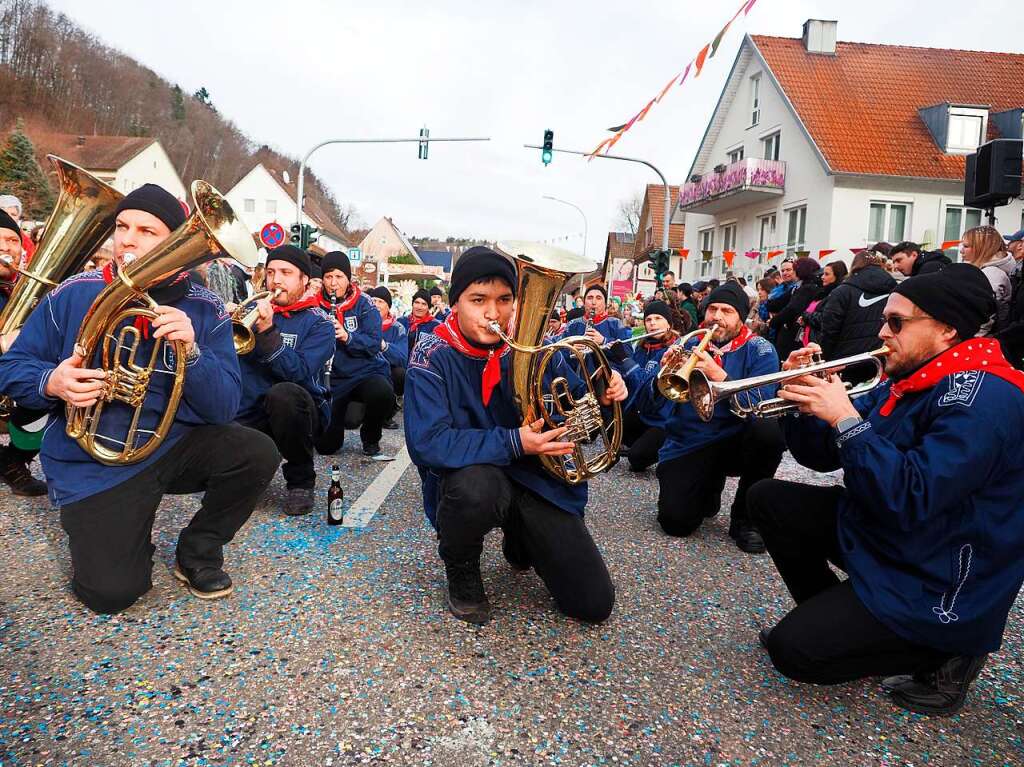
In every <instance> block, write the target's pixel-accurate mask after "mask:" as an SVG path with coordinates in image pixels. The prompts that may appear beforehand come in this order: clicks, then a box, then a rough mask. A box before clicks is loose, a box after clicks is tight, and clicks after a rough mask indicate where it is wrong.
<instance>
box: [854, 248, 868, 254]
mask: <svg viewBox="0 0 1024 767" xmlns="http://www.w3.org/2000/svg"><path fill="white" fill-rule="evenodd" d="M865 250H867V248H850V252H851V253H853V255H855V256H856V255H859V254H861V253H863V252H864V251H865Z"/></svg>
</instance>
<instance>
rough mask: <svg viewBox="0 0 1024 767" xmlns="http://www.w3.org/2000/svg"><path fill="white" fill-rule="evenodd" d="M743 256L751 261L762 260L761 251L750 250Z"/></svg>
mask: <svg viewBox="0 0 1024 767" xmlns="http://www.w3.org/2000/svg"><path fill="white" fill-rule="evenodd" d="M743 255H744V256H746V257H747V258H750V259H754V258H760V256H761V251H759V250H748V251H747V252H746V253H744V254H743Z"/></svg>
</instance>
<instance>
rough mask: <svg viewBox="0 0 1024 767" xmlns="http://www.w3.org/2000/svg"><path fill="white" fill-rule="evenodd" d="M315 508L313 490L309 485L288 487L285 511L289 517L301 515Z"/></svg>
mask: <svg viewBox="0 0 1024 767" xmlns="http://www.w3.org/2000/svg"><path fill="white" fill-rule="evenodd" d="M312 510H313V490H312V489H311V488H308V487H290V488H288V497H287V498H285V501H284V513H285V514H287V515H288V516H289V517H301V516H302V515H303V514H309V512H311V511H312Z"/></svg>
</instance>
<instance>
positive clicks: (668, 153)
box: [50, 0, 1024, 260]
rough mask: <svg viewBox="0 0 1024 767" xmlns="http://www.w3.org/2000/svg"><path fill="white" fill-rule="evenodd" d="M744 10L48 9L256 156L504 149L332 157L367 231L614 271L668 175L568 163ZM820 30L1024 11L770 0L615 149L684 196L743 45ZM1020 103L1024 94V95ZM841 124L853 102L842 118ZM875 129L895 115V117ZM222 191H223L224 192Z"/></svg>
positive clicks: (611, 5)
mask: <svg viewBox="0 0 1024 767" xmlns="http://www.w3.org/2000/svg"><path fill="white" fill-rule="evenodd" d="M739 3H740V0H724V2H709V1H708V0H674V1H672V2H657V3H655V2H646V0H632V2H622V3H619V2H608V1H607V0H592V1H591V2H583V1H578V2H577V1H575V0H574V1H573V2H558V3H555V2H551V1H550V0H548V2H543V1H535V0H517V1H515V2H506V3H497V2H487V0H484V1H483V2H481V1H480V0H476V2H470V1H469V0H465V1H462V0H458V1H457V0H434V1H433V2H429V3H426V2H394V1H389V0H375V2H373V3H369V2H364V3H351V2H327V1H321V2H317V1H315V0H289V2H285V3H282V2H280V1H279V0H274V1H272V2H268V1H265V0H246V1H245V2H242V1H241V0H228V1H225V0H220V1H218V2H210V1H209V0H205V1H204V2H197V1H196V0H177V1H176V2H173V3H163V2H162V3H155V2H151V1H147V0H144V1H143V2H141V3H133V4H127V3H124V2H120V1H119V0H89V2H88V3H83V2H81V0H50V5H51V6H52V7H54V8H55V9H58V10H62V11H64V12H65V13H67V14H68V15H70V16H71V17H73V18H74V19H76V20H77V21H78V22H79V23H81V24H82V25H83V26H84V27H86V28H87V29H89V30H90V31H92V32H94V33H95V34H96V35H97V36H99V37H100V38H102V40H103V41H104V42H106V43H107V44H108V45H110V46H112V47H115V48H118V49H120V50H122V51H124V52H125V53H127V54H129V55H131V56H133V57H135V58H136V59H138V60H139V61H141V62H142V63H143V64H145V65H146V66H149V67H150V68H152V69H154V70H155V71H156V72H158V73H159V74H161V75H162V76H163V77H165V78H167V79H168V80H170V81H171V82H177V83H179V84H180V85H181V86H182V87H183V88H185V89H186V90H187V91H189V92H192V91H195V90H196V89H198V88H199V87H200V86H205V87H206V88H207V90H208V91H209V92H210V95H211V98H212V100H213V102H214V104H215V105H216V107H217V108H218V109H219V110H220V112H221V113H222V114H223V115H225V116H226V117H228V118H229V119H231V120H233V121H234V122H235V123H237V124H238V126H239V127H240V128H241V129H242V131H243V132H244V133H246V134H247V135H248V136H250V137H251V138H252V139H253V140H254V141H256V142H258V143H266V144H270V145H272V146H274V147H277V148H278V149H280V150H282V151H284V152H286V153H288V154H290V155H293V156H301V155H302V154H304V153H305V151H306V150H307V149H308V148H309V147H310V146H312V145H313V144H315V143H317V142H319V141H322V140H324V139H327V138H361V137H406V136H415V135H417V134H418V131H419V128H420V127H421V126H423V125H424V124H425V125H427V126H428V127H429V128H430V131H431V135H432V136H490V137H491V141H490V143H488V144H449V145H445V144H435V145H432V146H431V149H430V159H429V160H427V161H426V162H423V161H419V160H417V159H416V147H415V145H413V144H409V145H380V146H361V147H350V146H330V147H325V148H324V149H321V150H320V151H319V152H318V153H317V154H316V155H314V157H313V159H312V161H311V165H312V167H313V169H314V170H315V171H316V172H317V173H318V174H319V175H320V177H321V178H322V179H324V181H325V182H326V183H327V184H328V185H329V186H330V187H331V188H332V189H333V190H334V193H335V195H336V196H337V198H338V200H339V202H341V203H342V204H343V205H344V204H347V203H352V204H354V205H355V206H356V208H357V209H358V211H359V214H360V216H361V218H362V220H363V221H364V222H365V223H366V224H367V225H371V224H372V223H373V222H374V221H376V220H377V219H378V218H379V217H380V216H382V215H388V216H391V217H392V218H393V219H394V221H395V223H396V224H397V225H398V226H399V227H400V228H401V229H402V230H403V231H404V232H405V233H406V234H409V235H413V236H415V235H420V236H426V235H429V236H437V237H445V236H448V235H464V236H471V237H481V238H487V239H503V238H508V239H535V240H545V239H548V240H550V239H554V238H559V237H563V236H566V235H577V236H576V238H575V239H572V240H568V241H565V242H563V243H560V244H562V245H564V246H565V247H568V248H570V249H575V250H578V249H579V248H580V247H582V237H581V236H579V235H580V233H581V232H582V230H583V220H582V218H581V217H580V215H579V213H577V212H576V211H575V210H573V209H572V208H570V207H567V206H564V205H560V204H558V203H554V202H549V201H546V200H543V199H541V198H542V196H543V195H552V196H555V197H561V198H563V199H565V200H569V201H571V202H573V203H575V204H576V205H578V206H579V207H581V208H582V209H583V210H584V211H585V213H586V216H587V219H588V221H589V238H588V242H587V253H588V255H589V256H592V257H593V258H594V259H595V260H600V258H602V257H603V253H604V243H605V238H606V235H607V232H608V230H609V229H610V228H612V227H613V226H614V224H615V219H616V213H615V210H616V205H617V202H618V201H619V200H621V199H622V198H625V197H627V196H629V195H630V194H631V193H633V192H635V191H639V190H641V189H642V188H643V185H644V184H646V183H657V177H656V176H655V175H654V174H653V173H652V172H651V171H650V170H648V169H647V168H645V167H643V166H640V165H633V164H627V163H620V162H614V161H610V160H595V161H592V162H587V161H586V160H585V159H584V158H578V157H572V156H569V155H557V154H556V155H555V160H554V162H553V163H552V164H551V165H550V166H548V167H546V168H545V167H544V166H543V165H542V164H541V161H540V152H539V150H527V149H523V148H522V144H524V143H540V140H541V137H542V134H543V131H544V129H545V128H551V129H552V130H554V132H555V146H556V147H563V148H571V149H582V150H587V151H589V150H590V149H592V148H593V147H594V146H595V145H596V144H597V143H598V142H599V141H600V140H601V139H602V138H604V137H605V136H606V135H608V134H607V133H605V129H606V128H607V127H609V126H611V125H616V124H619V123H622V122H625V121H626V120H628V119H629V118H630V117H631V116H632V115H633V114H634V113H635V112H637V111H638V110H639V109H640V108H641V107H643V105H644V104H646V103H647V101H648V100H649V99H650V98H652V97H654V96H655V95H657V93H658V92H659V91H660V90H661V88H662V86H663V85H664V84H665V83H666V82H667V81H668V79H669V78H670V77H671V76H672V75H673V74H675V73H676V72H678V71H679V70H681V69H682V68H683V67H684V66H685V64H686V62H687V61H689V60H690V59H692V58H693V56H694V54H695V53H696V52H697V51H698V50H699V49H700V48H701V47H702V46H703V45H704V44H705V43H706V42H709V41H710V40H711V39H712V38H713V37H714V36H715V34H716V33H717V32H718V30H719V29H720V28H721V26H722V25H723V24H724V23H725V21H727V20H728V19H729V18H730V17H731V16H732V14H733V12H734V11H735V10H736V8H737V7H738V6H739ZM807 18H827V19H838V21H839V39H840V40H846V41H857V42H873V43H892V44H900V45H918V46H932V47H944V48H970V49H980V50H993V51H1013V52H1021V51H1022V50H1024V43H1022V42H1021V38H1020V30H1021V28H1022V21H1024V11H1022V10H1021V4H1020V2H1019V0H983V1H982V2H980V3H967V4H965V3H963V2H962V1H958V2H952V1H950V0H931V1H930V2H928V3H924V2H920V1H919V0H912V1H911V2H893V1H892V0H858V2H849V0H847V2H798V1H797V0H758V3H757V5H756V6H755V7H754V9H753V10H752V11H751V13H750V15H749V16H748V17H746V18H745V19H744V18H742V17H741V18H740V20H739V21H738V22H737V23H736V24H735V25H733V27H732V28H731V29H730V30H729V32H728V34H727V35H726V37H725V39H724V40H723V42H722V46H721V48H720V50H719V52H718V55H717V56H716V57H715V58H714V59H712V60H711V61H710V62H709V63H708V64H707V65H706V67H705V69H704V73H703V74H702V75H701V77H700V78H699V79H697V80H693V79H692V77H691V79H690V80H689V81H688V82H687V83H686V85H684V86H683V87H677V88H674V89H673V90H672V91H671V92H670V93H669V95H668V96H667V97H666V98H665V100H663V101H662V103H661V104H659V105H657V106H656V107H655V108H654V109H652V111H651V112H650V114H649V115H648V117H647V119H646V120H645V121H644V122H643V123H642V124H640V125H638V126H637V127H635V128H634V129H633V130H631V131H630V132H629V133H627V134H626V135H625V136H624V137H623V139H622V140H621V141H620V142H619V143H618V144H617V145H616V147H615V150H614V151H615V152H616V153H621V154H625V155H631V156H637V157H642V158H644V159H647V160H649V161H651V162H653V163H654V164H655V165H657V166H658V167H660V168H661V170H662V171H663V172H664V173H665V175H666V176H667V177H668V180H669V183H679V182H680V181H681V180H682V179H683V176H684V174H685V173H686V171H687V170H688V169H689V167H690V164H691V162H692V160H693V156H694V154H695V152H696V150H697V146H698V143H699V141H700V139H701V137H702V135H703V133H704V129H705V127H706V125H707V122H708V119H709V118H710V115H711V112H712V110H713V109H714V106H715V103H716V102H717V100H718V96H719V93H720V91H721V89H722V86H723V84H724V81H725V78H726V76H727V74H728V72H729V69H730V67H731V66H732V62H733V60H734V58H735V55H736V51H737V49H738V47H739V44H740V42H741V40H742V38H743V35H744V34H745V33H747V32H750V33H753V34H770V35H780V36H787V37H799V35H800V31H801V25H802V23H803V22H804V20H806V19H807ZM1022 88H1024V86H1022ZM836 108H837V109H842V105H840V104H837V105H836ZM879 119H883V118H882V116H880V118H879ZM225 191H226V190H225Z"/></svg>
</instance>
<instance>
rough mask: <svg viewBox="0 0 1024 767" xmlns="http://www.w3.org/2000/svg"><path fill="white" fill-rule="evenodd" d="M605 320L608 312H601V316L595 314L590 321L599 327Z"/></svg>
mask: <svg viewBox="0 0 1024 767" xmlns="http://www.w3.org/2000/svg"><path fill="white" fill-rule="evenodd" d="M606 319H608V312H602V313H601V314H595V315H594V316H593V317H591V318H590V321H591V322H593V323H594V325H595V326H596V325H600V324H601V323H602V322H604V321H605V320H606Z"/></svg>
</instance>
